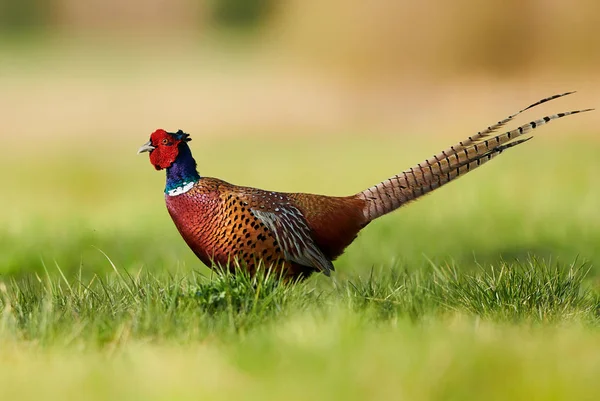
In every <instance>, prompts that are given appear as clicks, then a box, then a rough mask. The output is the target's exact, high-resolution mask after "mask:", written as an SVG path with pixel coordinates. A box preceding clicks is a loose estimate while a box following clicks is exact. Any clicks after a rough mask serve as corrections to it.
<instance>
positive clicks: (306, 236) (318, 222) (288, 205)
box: [138, 92, 592, 279]
mask: <svg viewBox="0 0 600 401" xmlns="http://www.w3.org/2000/svg"><path fill="white" fill-rule="evenodd" d="M570 93H573V92H567V93H563V94H560V95H555V96H551V97H548V98H545V99H542V100H540V101H539V102H536V103H534V104H532V105H530V106H528V107H526V108H524V109H523V110H521V111H519V112H517V113H515V114H513V115H511V116H509V117H507V118H505V119H503V120H501V121H499V122H497V123H496V124H494V125H492V126H490V127H488V128H486V129H484V130H483V131H481V132H478V133H477V134H475V135H473V136H470V137H468V138H467V139H465V140H463V141H461V142H459V143H457V144H456V145H454V146H451V147H450V148H448V149H446V150H444V151H442V152H441V153H439V154H437V155H435V156H433V157H432V158H430V159H427V160H425V161H424V162H422V163H419V164H417V165H416V166H414V167H411V168H410V169H408V170H405V171H403V172H401V173H400V174H397V175H395V176H393V177H391V178H389V179H387V180H385V181H383V182H381V183H379V184H377V185H374V186H372V187H370V188H367V189H366V190H364V191H362V192H359V193H357V194H355V195H351V196H347V197H330V196H322V195H313V194H305V193H280V192H270V191H264V190H261V189H255V188H248V187H240V186H236V185H232V184H229V183H227V182H225V181H222V180H220V179H217V178H210V177H201V176H200V175H199V174H198V172H197V170H196V162H195V161H194V159H193V158H192V154H191V151H190V148H189V147H188V144H187V143H188V142H189V141H190V140H191V139H190V137H189V135H188V134H186V133H184V132H183V131H181V130H179V131H177V132H174V133H172V132H166V131H165V130H162V129H159V130H156V131H155V132H153V133H152V135H151V136H150V141H148V142H147V143H145V144H144V145H143V146H142V147H141V148H140V149H139V150H138V153H142V152H149V153H150V162H151V163H152V165H153V166H154V167H155V168H156V169H157V170H162V169H166V170H167V183H166V188H165V200H166V204H167V209H168V211H169V214H170V215H171V217H172V219H173V221H174V222H175V225H176V226H177V229H178V230H179V232H180V233H181V235H182V237H183V239H184V240H185V241H186V243H187V244H188V245H189V247H190V248H191V249H192V251H194V253H195V254H196V255H197V256H198V258H200V260H201V261H202V262H204V263H205V264H206V265H208V266H214V265H219V266H222V267H228V268H229V269H230V270H232V268H233V266H234V263H232V262H234V261H237V264H238V265H239V266H242V267H243V268H245V269H247V270H248V271H249V272H250V273H254V272H255V271H256V269H257V268H258V267H259V266H260V265H261V263H262V265H264V266H268V267H271V268H273V269H275V270H276V271H277V272H279V273H280V274H281V275H282V276H283V277H284V278H286V279H296V278H305V277H308V276H309V275H310V274H311V273H313V272H315V271H317V272H322V273H324V274H325V275H327V276H329V275H330V272H331V271H332V270H334V267H333V263H332V261H333V260H335V259H336V258H337V257H338V256H340V255H341V254H342V252H343V251H344V249H345V248H346V247H347V246H348V245H350V243H351V242H352V241H353V240H354V239H355V238H356V236H357V234H358V232H359V231H360V230H361V229H362V228H363V227H365V226H366V225H367V224H369V222H371V221H372V220H374V219H376V218H378V217H380V216H382V215H384V214H386V213H389V212H391V211H393V210H395V209H397V208H399V207H400V206H403V205H405V204H406V203H408V202H410V201H412V200H415V199H417V198H418V197H420V196H422V195H424V194H426V193H428V192H431V191H433V190H434V189H436V188H439V187H441V186H442V185H444V184H446V183H447V182H450V181H452V180H453V179H455V178H457V177H458V176H460V175H463V174H465V173H467V172H469V171H471V170H473V169H475V168H477V167H479V166H480V165H482V164H484V163H485V162H487V161H489V160H491V159H492V158H494V157H495V156H497V155H499V154H500V153H502V152H503V151H505V150H506V149H509V148H511V147H513V146H516V145H519V144H521V143H523V142H525V141H527V140H529V139H531V137H527V138H524V139H523V138H522V137H523V135H525V134H528V133H529V132H530V131H532V130H533V129H535V128H537V127H539V126H541V125H544V124H546V123H548V122H550V121H552V120H555V119H558V118H562V117H565V116H569V115H572V114H577V113H582V112H585V111H590V110H592V109H586V110H576V111H570V112H565V113H559V114H554V115H550V116H547V117H544V118H542V119H539V120H534V121H532V122H530V123H528V124H525V125H522V126H520V127H518V128H516V129H514V130H512V131H507V132H505V133H503V134H499V135H492V133H493V132H494V131H495V130H497V129H498V128H500V127H502V126H504V125H505V124H507V123H508V122H509V121H511V120H512V119H513V118H515V117H516V116H517V115H519V114H520V113H522V112H523V111H525V110H528V109H530V108H532V107H534V106H537V105H539V104H542V103H545V102H548V101H550V100H553V99H556V98H559V97H562V96H565V95H568V94H570Z"/></svg>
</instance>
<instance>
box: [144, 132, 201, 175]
mask: <svg viewBox="0 0 600 401" xmlns="http://www.w3.org/2000/svg"><path fill="white" fill-rule="evenodd" d="M191 140H192V139H191V138H190V135H189V134H186V133H185V132H183V131H182V130H179V131H177V132H175V133H173V132H167V131H165V130H164V129H157V130H156V131H154V132H153V133H152V135H150V140H149V141H148V142H146V143H145V144H144V145H142V147H141V148H139V149H138V154H139V153H143V152H150V163H152V165H153V166H154V168H156V169H157V170H162V169H164V168H168V167H171V165H172V164H173V163H175V161H176V160H177V157H178V156H179V153H180V150H181V149H180V145H182V144H183V145H184V146H185V147H186V148H187V145H185V143H186V142H189V141H191Z"/></svg>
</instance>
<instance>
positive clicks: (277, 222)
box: [251, 205, 333, 276]
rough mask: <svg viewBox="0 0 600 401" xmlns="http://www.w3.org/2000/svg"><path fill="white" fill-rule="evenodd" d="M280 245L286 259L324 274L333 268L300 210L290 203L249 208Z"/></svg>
mask: <svg viewBox="0 0 600 401" xmlns="http://www.w3.org/2000/svg"><path fill="white" fill-rule="evenodd" d="M251 211H252V214H254V216H256V217H257V218H258V219H259V220H260V221H261V222H262V223H263V224H264V225H265V226H267V228H268V229H269V230H271V232H273V234H274V235H275V238H276V239H277V242H278V243H279V244H280V245H281V248H282V250H283V252H284V255H285V258H286V260H289V261H290V262H295V263H298V264H300V265H303V266H312V267H314V268H315V269H317V270H319V271H321V272H323V274H325V275H326V276H329V275H330V272H331V270H333V263H331V261H330V260H329V259H328V258H327V257H326V256H325V255H324V254H323V252H322V251H321V250H320V249H319V247H318V246H317V244H316V243H315V241H314V240H313V238H312V235H311V229H310V227H309V226H308V224H307V222H306V220H305V218H304V216H303V215H302V212H301V211H300V210H298V208H296V207H294V206H292V205H286V206H285V207H277V208H275V209H273V210H271V211H267V210H258V209H254V208H252V209H251Z"/></svg>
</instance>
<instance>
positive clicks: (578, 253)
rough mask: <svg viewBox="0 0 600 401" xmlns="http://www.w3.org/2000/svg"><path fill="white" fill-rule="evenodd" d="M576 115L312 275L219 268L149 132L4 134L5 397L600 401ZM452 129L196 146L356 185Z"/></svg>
mask: <svg viewBox="0 0 600 401" xmlns="http://www.w3.org/2000/svg"><path fill="white" fill-rule="evenodd" d="M568 125H569V123H568V122H559V123H557V124H556V126H558V128H556V126H553V127H552V128H550V127H549V128H548V130H546V129H545V128H544V131H542V132H541V133H540V134H539V135H538V136H537V137H536V138H535V139H534V140H533V141H532V142H529V143H527V144H526V145H523V146H519V147H518V148H516V149H514V150H511V151H510V152H507V154H506V155H502V156H501V157H499V158H498V159H497V160H494V161H493V162H491V163H490V164H489V165H486V166H484V167H483V168H481V169H480V170H478V171H476V172H473V173H470V174H468V175H467V176H466V177H464V178H461V179H459V180H458V181H456V182H455V183H452V184H450V185H448V186H446V187H444V188H442V189H440V190H438V191H436V192H435V193H433V194H432V195H430V196H427V197H425V198H423V199H422V200H420V201H419V202H417V203H414V204H412V205H409V206H407V207H406V208H404V209H402V210H401V211H398V212H396V213H394V214H392V215H389V216H386V217H384V218H382V219H380V220H378V221H376V222H374V223H373V224H371V225H370V226H368V227H367V228H366V229H365V230H364V231H363V232H362V234H361V235H360V236H359V238H358V239H357V241H356V242H355V243H354V244H353V245H352V246H351V247H350V248H349V249H348V251H347V252H346V253H345V254H344V255H343V256H342V257H341V258H340V259H339V260H338V261H337V262H336V273H335V275H334V276H333V278H332V279H327V278H325V277H314V278H311V279H310V280H308V281H307V282H304V283H301V284H298V285H282V284H279V285H278V284H277V283H276V282H275V281H274V280H273V278H272V277H268V276H267V277H258V278H256V280H255V281H254V282H253V281H252V280H251V279H249V278H247V277H243V276H242V277H238V278H227V277H226V278H220V277H217V276H215V275H214V274H213V275H211V273H210V271H209V270H208V269H206V268H205V267H203V266H202V265H201V263H200V262H199V261H197V260H196V258H195V257H194V255H193V254H192V253H191V251H189V250H188V249H187V247H186V246H185V244H184V243H183V241H182V240H181V238H180V237H179V235H178V233H177V232H176V230H175V228H174V226H173V225H172V223H171V221H170V219H169V217H168V215H167V212H166V210H165V208H164V203H163V202H164V201H163V199H162V196H163V195H162V189H163V180H164V177H163V173H157V172H155V171H154V170H153V168H152V167H151V166H150V165H149V163H148V160H147V157H145V156H139V157H136V156H135V150H136V149H137V147H138V146H139V145H140V144H141V143H143V142H144V141H145V140H146V138H145V137H143V135H142V137H139V138H135V137H134V136H128V137H126V138H124V139H122V140H120V141H113V140H112V138H111V140H108V141H103V140H101V137H100V138H95V139H91V140H90V141H89V142H88V143H85V144H83V141H79V142H77V143H76V144H73V146H70V147H69V149H68V150H67V149H66V148H65V147H64V146H62V145H61V143H60V141H58V143H56V142H54V141H52V140H51V139H48V138H46V139H44V140H40V142H41V143H43V146H35V147H33V146H32V147H30V150H29V151H28V153H27V158H23V155H22V154H19V152H9V153H8V154H7V155H5V157H4V158H3V162H4V163H5V165H6V166H11V167H10V168H4V169H3V172H2V182H3V187H4V190H3V196H2V197H1V198H0V210H1V212H0V213H1V219H2V222H3V223H2V225H1V227H0V310H1V312H0V313H1V314H0V359H1V360H3V361H4V363H3V364H2V365H1V366H0V398H1V399H40V397H43V398H44V399H48V400H52V399H61V400H68V399H81V398H82V397H83V398H85V399H89V400H96V399H98V400H100V399H145V400H167V399H168V400H173V399H181V400H185V399H198V398H201V399H233V398H236V399H257V400H263V399H314V400H320V399H322V400H331V399H343V400H364V399H374V400H375V399H377V400H380V399H391V398H393V399H408V400H437V399H440V400H441V399H443V400H453V399H456V400H468V399H474V400H475V399H490V400H496V399H498V400H500V399H515V400H518V399H522V400H531V399H538V400H574V399H589V400H595V399H599V398H600V383H599V381H598V379H597V378H598V377H600V358H599V357H598V355H600V269H599V267H598V266H600V250H599V248H598V244H599V243H600V214H599V211H598V204H599V202H600V190H599V189H598V188H600V177H599V176H598V174H597V172H598V171H600V159H598V158H597V154H598V152H599V151H600V141H596V140H594V139H593V138H592V137H590V136H579V135H577V134H575V133H574V134H573V135H571V136H570V137H568V138H559V137H558V135H557V133H559V132H563V131H562V130H564V129H566V127H567V126H568ZM561 129H562V130H561ZM460 136H462V134H461V135H456V137H454V136H453V138H456V139H459V138H460ZM451 142H453V139H449V138H448V137H445V138H436V139H435V141H434V140H431V141H425V140H420V141H415V140H413V141H409V140H406V139H402V138H395V137H393V136H387V135H381V136H375V137H371V138H370V139H369V138H367V136H366V135H360V136H358V135H343V134H340V135H333V136H323V137H311V136H305V137H302V136H298V137H294V138H279V139H275V138H272V137H263V136H255V137H253V138H248V139H239V138H225V139H217V138H207V139H202V138H196V139H195V140H194V141H193V142H191V145H192V149H193V151H194V154H195V155H196V158H197V160H198V163H199V169H200V172H201V174H204V175H208V176H218V177H221V178H223V179H226V180H228V181H230V182H234V183H237V184H243V185H252V186H257V187H262V188H266V189H274V190H281V191H305V192H317V193H326V194H331V195H341V194H348V193H353V192H357V191H359V190H361V189H363V188H364V187H367V186H368V185H371V184H373V183H375V182H378V181H379V180H381V179H383V178H386V177H387V176H389V175H391V174H392V173H395V172H397V171H400V170H401V169H403V168H405V167H408V166H410V165H411V164H413V163H415V162H419V161H421V159H423V158H424V157H425V156H427V155H430V154H432V153H433V152H435V151H439V150H440V149H442V148H443V147H444V146H445V145H447V144H450V143H451ZM28 161H35V162H28Z"/></svg>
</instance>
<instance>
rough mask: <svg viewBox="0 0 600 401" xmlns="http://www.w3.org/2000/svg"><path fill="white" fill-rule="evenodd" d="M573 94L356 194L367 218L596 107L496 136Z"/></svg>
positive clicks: (489, 129)
mask: <svg viewBox="0 0 600 401" xmlns="http://www.w3.org/2000/svg"><path fill="white" fill-rule="evenodd" d="M571 93H573V92H566V93H563V94H560V95H554V96H550V97H547V98H545V99H542V100H540V101H538V102H536V103H533V104H532V105H530V106H528V107H526V108H524V109H522V110H520V111H519V112H517V113H515V114H512V115H510V116H508V117H507V118H505V119H503V120H500V121H498V122H497V123H496V124H494V125H491V126H489V127H488V128H486V129H485V130H483V131H480V132H478V133H477V134H475V135H473V136H470V137H468V138H467V139H465V140H463V141H461V142H459V143H457V144H455V145H453V146H450V147H449V148H448V149H446V150H444V151H442V152H441V153H439V154H437V155H434V156H433V157H432V158H430V159H427V160H425V161H424V162H421V163H419V164H417V165H416V166H414V167H411V168H410V169H408V170H405V171H403V172H402V173H400V174H397V175H395V176H393V177H391V178H389V179H387V180H385V181H383V182H380V183H379V184H377V185H374V186H372V187H370V188H367V189H366V190H364V191H362V192H360V193H358V194H356V197H358V198H360V199H363V200H365V201H366V205H365V208H364V210H363V213H364V216H365V219H366V220H367V221H372V220H374V219H376V218H377V217H380V216H382V215H384V214H386V213H389V212H391V211H393V210H396V209H398V208H399V207H400V206H402V205H404V204H406V203H408V202H410V201H412V200H415V199H417V198H418V197H420V196H422V195H425V194H427V193H429V192H431V191H433V190H434V189H436V188H439V187H441V186H442V185H444V184H446V183H448V182H450V181H452V180H454V179H455V178H457V177H459V176H461V175H464V174H466V173H468V172H469V171H471V170H474V169H476V168H477V167H479V166H481V165H482V164H484V163H486V162H488V161H489V160H491V159H493V158H494V157H496V156H498V155H499V154H500V153H502V152H503V151H505V150H506V149H509V148H511V147H513V146H516V145H519V144H521V143H523V142H526V141H528V140H529V139H531V138H532V137H531V136H530V137H527V138H520V139H518V138H519V137H522V136H523V135H526V134H528V133H529V132H531V131H533V130H534V129H536V128H537V127H539V126H542V125H544V124H547V123H549V122H550V121H552V120H556V119H559V118H562V117H566V116H570V115H572V114H578V113H583V112H586V111H591V110H593V109H584V110H575V111H567V112H564V113H558V114H553V115H550V116H546V117H544V118H541V119H539V120H534V121H531V122H530V123H527V124H524V125H522V126H520V127H518V128H516V129H514V130H512V131H507V132H505V133H503V134H499V135H492V133H493V132H494V131H495V130H497V129H498V128H500V127H502V126H504V125H505V124H507V123H508V122H510V121H511V120H512V119H514V118H515V117H516V116H518V115H519V114H521V113H522V112H524V111H526V110H528V109H530V108H532V107H535V106H537V105H540V104H542V103H546V102H548V101H550V100H554V99H557V98H559V97H562V96H566V95H569V94H571Z"/></svg>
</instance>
